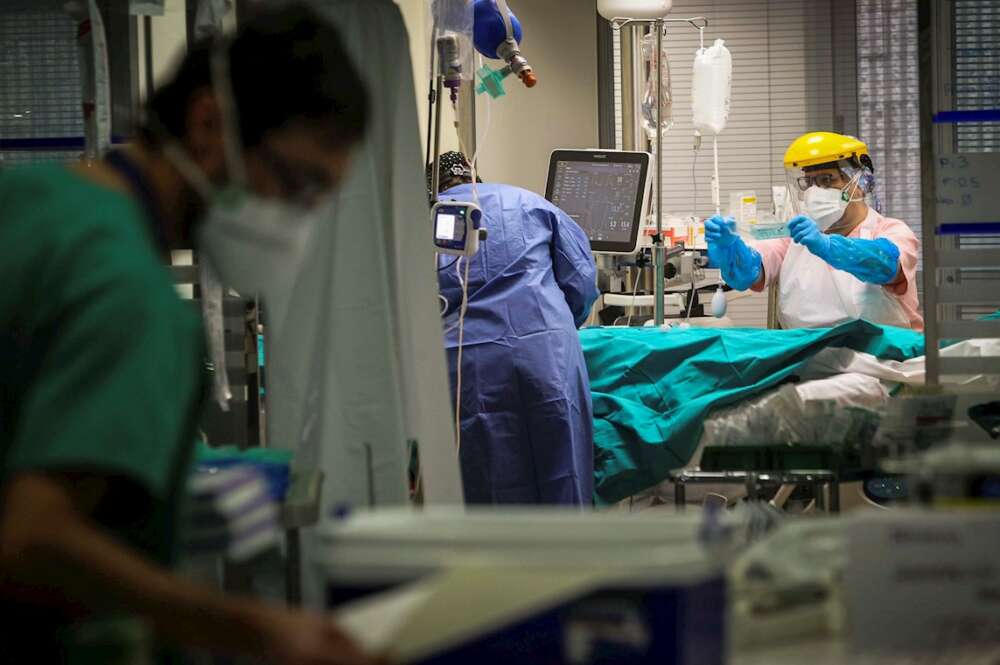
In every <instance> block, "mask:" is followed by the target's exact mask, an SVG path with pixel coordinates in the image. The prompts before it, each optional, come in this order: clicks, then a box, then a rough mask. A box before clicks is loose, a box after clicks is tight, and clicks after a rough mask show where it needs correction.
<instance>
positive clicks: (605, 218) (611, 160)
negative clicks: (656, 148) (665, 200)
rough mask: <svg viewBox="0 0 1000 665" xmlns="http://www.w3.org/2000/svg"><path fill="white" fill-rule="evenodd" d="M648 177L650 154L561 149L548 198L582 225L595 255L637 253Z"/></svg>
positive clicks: (555, 157) (554, 156)
mask: <svg viewBox="0 0 1000 665" xmlns="http://www.w3.org/2000/svg"><path fill="white" fill-rule="evenodd" d="M648 173H649V155H648V154H647V153H643V152H618V151H594V150H557V151H555V152H554V153H553V154H552V161H551V162H550V164H549V180H548V183H547V185H546V189H545V198H547V199H548V200H549V201H551V202H552V203H553V204H555V205H556V206H558V207H559V208H560V209H562V210H563V211H564V212H565V213H566V214H567V215H569V216H570V217H572V218H573V220H574V221H576V223H577V224H579V225H580V227H581V228H582V229H583V230H584V231H585V232H586V234H587V237H588V238H590V244H591V248H592V249H593V250H594V251H595V252H624V253H628V252H633V251H635V248H636V246H637V239H638V232H639V226H640V222H641V220H642V213H643V204H644V199H645V194H646V187H647V182H648Z"/></svg>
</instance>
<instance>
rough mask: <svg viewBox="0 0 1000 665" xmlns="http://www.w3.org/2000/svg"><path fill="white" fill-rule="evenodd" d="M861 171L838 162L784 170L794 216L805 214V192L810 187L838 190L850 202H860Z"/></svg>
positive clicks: (843, 162)
mask: <svg viewBox="0 0 1000 665" xmlns="http://www.w3.org/2000/svg"><path fill="white" fill-rule="evenodd" d="M861 172H862V169H860V168H858V167H856V166H854V165H853V164H851V163H850V162H847V161H840V162H837V163H836V164H828V165H825V166H809V167H806V168H801V167H797V166H796V167H792V168H786V169H785V184H786V185H787V186H788V199H789V201H790V202H791V204H792V209H793V210H794V211H795V214H797V215H802V214H805V198H806V192H807V191H809V188H810V187H819V188H821V189H838V190H840V191H843V192H846V193H847V195H848V197H849V199H850V200H852V201H853V200H861V199H863V198H864V194H863V193H862V192H861V191H860V190H859V180H860V178H861Z"/></svg>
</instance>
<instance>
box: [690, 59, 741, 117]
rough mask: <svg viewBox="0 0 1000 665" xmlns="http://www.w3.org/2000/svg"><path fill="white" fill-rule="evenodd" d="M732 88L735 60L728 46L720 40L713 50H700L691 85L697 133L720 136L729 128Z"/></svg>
mask: <svg viewBox="0 0 1000 665" xmlns="http://www.w3.org/2000/svg"><path fill="white" fill-rule="evenodd" d="M732 84H733V58H732V56H731V55H730V53H729V49H727V48H726V46H725V42H724V41H723V40H721V39H716V40H715V44H713V45H712V46H710V47H709V48H701V49H698V52H697V53H695V56H694V73H693V80H692V83H691V110H692V112H693V114H694V128H695V130H696V131H698V132H699V133H701V134H702V135H706V134H712V135H718V134H721V133H722V130H724V129H725V128H726V122H727V121H728V120H729V100H730V97H731V95H732Z"/></svg>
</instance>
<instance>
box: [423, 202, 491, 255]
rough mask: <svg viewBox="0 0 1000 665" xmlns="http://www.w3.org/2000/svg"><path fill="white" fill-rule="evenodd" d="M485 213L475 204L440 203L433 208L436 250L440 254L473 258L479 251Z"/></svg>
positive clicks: (432, 216) (432, 217)
mask: <svg viewBox="0 0 1000 665" xmlns="http://www.w3.org/2000/svg"><path fill="white" fill-rule="evenodd" d="M482 218H483V211H482V210H481V209H480V208H479V206H477V205H476V204H475V203H466V202H464V201H438V202H437V203H435V204H434V207H433V208H431V224H432V226H433V234H434V249H435V251H437V252H438V253H439V254H451V255H452V256H473V255H475V253H476V252H477V251H479V222H480V221H481V220H482Z"/></svg>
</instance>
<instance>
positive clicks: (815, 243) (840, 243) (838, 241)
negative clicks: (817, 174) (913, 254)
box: [705, 215, 899, 284]
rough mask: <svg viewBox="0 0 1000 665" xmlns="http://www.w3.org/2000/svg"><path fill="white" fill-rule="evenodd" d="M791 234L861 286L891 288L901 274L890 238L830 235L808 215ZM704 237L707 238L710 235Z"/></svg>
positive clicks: (794, 223)
mask: <svg viewBox="0 0 1000 665" xmlns="http://www.w3.org/2000/svg"><path fill="white" fill-rule="evenodd" d="M788 231H789V233H790V234H791V236H792V240H793V241H794V242H797V243H798V244H800V245H802V246H804V247H805V248H806V249H808V250H809V251H810V252H812V253H813V254H815V255H816V256H818V257H819V258H821V259H823V260H824V261H826V262H827V263H829V264H830V265H831V266H833V267H834V268H836V269H837V270H843V271H844V272H849V273H851V274H852V275H854V276H855V277H857V278H858V279H860V280H861V281H862V282H868V283H869V284H888V283H890V282H892V281H893V280H894V279H896V274H897V273H898V272H899V248H898V247H896V245H895V243H893V242H892V241H891V240H888V239H887V238H876V239H875V240H864V239H862V238H845V237H844V236H840V235H827V234H825V233H823V232H822V231H820V230H819V227H818V226H817V225H816V222H814V221H813V220H812V219H810V218H809V217H806V216H805V215H799V216H798V217H796V218H795V219H793V220H792V221H790V222H789V223H788ZM705 235H706V237H707V236H708V232H707V231H706V233H705Z"/></svg>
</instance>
